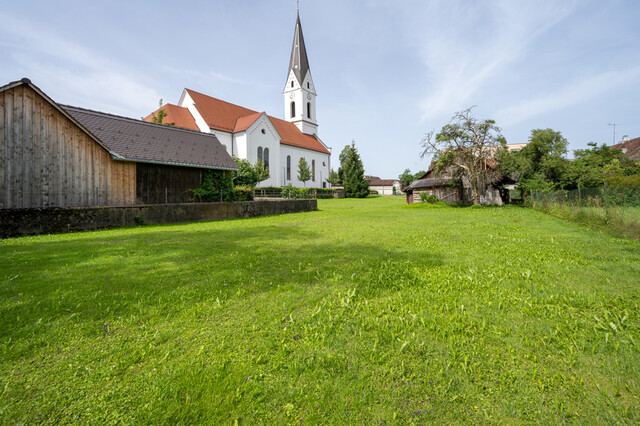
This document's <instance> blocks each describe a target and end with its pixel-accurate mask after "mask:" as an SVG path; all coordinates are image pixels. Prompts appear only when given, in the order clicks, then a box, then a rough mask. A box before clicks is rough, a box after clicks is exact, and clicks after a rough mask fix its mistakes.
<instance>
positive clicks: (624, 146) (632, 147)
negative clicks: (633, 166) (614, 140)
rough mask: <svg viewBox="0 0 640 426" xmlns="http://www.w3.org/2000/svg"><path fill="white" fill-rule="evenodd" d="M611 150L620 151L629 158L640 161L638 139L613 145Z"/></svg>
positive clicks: (639, 139)
mask: <svg viewBox="0 0 640 426" xmlns="http://www.w3.org/2000/svg"><path fill="white" fill-rule="evenodd" d="M611 148H617V149H621V150H622V151H623V152H624V153H625V154H626V155H627V157H629V158H634V159H640V158H639V157H640V138H635V139H631V140H628V141H626V142H622V143H618V144H615V145H613V146H611Z"/></svg>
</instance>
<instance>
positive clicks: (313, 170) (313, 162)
mask: <svg viewBox="0 0 640 426" xmlns="http://www.w3.org/2000/svg"><path fill="white" fill-rule="evenodd" d="M311 180H312V181H314V182H315V181H316V160H311Z"/></svg>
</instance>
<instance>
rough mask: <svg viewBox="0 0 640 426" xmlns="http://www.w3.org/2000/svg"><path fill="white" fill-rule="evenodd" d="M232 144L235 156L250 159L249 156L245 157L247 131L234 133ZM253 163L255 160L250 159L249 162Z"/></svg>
mask: <svg viewBox="0 0 640 426" xmlns="http://www.w3.org/2000/svg"><path fill="white" fill-rule="evenodd" d="M233 145H234V151H236V157H238V158H244V159H245V160H249V161H251V159H250V158H247V132H238V133H234V135H233ZM253 163H255V161H251V164H253Z"/></svg>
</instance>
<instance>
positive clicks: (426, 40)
mask: <svg viewBox="0 0 640 426" xmlns="http://www.w3.org/2000/svg"><path fill="white" fill-rule="evenodd" d="M574 5H575V2H574V1H568V2H558V1H555V0H540V1H532V2H513V1H509V0H494V1H490V2H466V1H461V0H458V1H450V2H435V3H432V4H431V5H430V7H429V10H428V12H427V13H428V16H431V17H432V20H431V21H432V22H430V24H429V25H423V26H422V28H426V29H425V30H423V32H422V33H421V34H420V35H419V36H418V39H419V40H420V45H421V46H422V59H423V62H424V63H425V65H426V67H427V69H428V72H427V76H426V78H427V80H428V81H429V82H430V84H429V85H428V90H429V91H430V93H428V94H427V95H426V96H425V97H423V99H422V101H421V102H420V103H419V105H420V108H421V110H422V117H423V119H425V120H426V119H430V118H434V117H438V116H440V115H443V114H444V115H447V116H448V115H450V114H451V113H453V112H455V111H458V110H461V109H463V108H466V107H468V106H469V104H471V103H473V100H474V99H475V96H476V95H477V94H478V92H479V91H480V90H481V89H482V88H483V87H484V86H485V85H486V84H487V83H488V82H489V81H490V80H492V79H495V78H497V77H499V75H500V72H504V71H505V68H506V67H507V66H508V65H509V64H510V63H512V62H513V61H514V60H516V59H518V58H519V57H520V56H521V55H523V54H525V53H526V50H527V48H528V46H529V45H530V44H531V42H532V41H533V40H535V39H536V38H537V37H539V36H540V35H541V34H543V33H544V32H545V31H547V30H548V29H549V28H551V27H553V26H554V25H556V24H558V23H559V22H560V21H562V20H563V19H564V18H566V17H567V16H568V15H569V14H570V13H571V11H572V10H573V8H574ZM413 27H416V26H415V25H414V26H413Z"/></svg>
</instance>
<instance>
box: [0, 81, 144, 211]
mask: <svg viewBox="0 0 640 426" xmlns="http://www.w3.org/2000/svg"><path fill="white" fill-rule="evenodd" d="M0 165H1V167H0V208H30V207H73V206H85V207H86V206H118V205H130V204H134V203H135V191H136V165H135V163H127V162H122V161H114V160H113V158H112V157H111V155H110V154H109V153H108V152H107V151H106V150H105V149H104V148H102V147H101V146H100V145H98V144H97V143H96V142H95V141H94V140H93V139H92V138H91V137H89V136H88V135H87V134H86V133H85V132H83V131H82V130H81V129H80V128H78V127H77V126H76V125H75V124H73V122H72V121H70V120H69V119H68V118H66V117H65V116H64V115H62V114H61V113H60V112H59V111H58V110H57V109H55V108H54V107H53V106H52V105H51V104H50V103H49V102H47V101H46V100H45V99H44V98H42V97H41V96H40V95H39V94H38V93H36V92H35V91H33V90H32V89H31V88H30V87H28V86H26V85H22V86H18V87H15V88H13V89H8V90H5V91H4V92H2V93H0Z"/></svg>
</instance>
